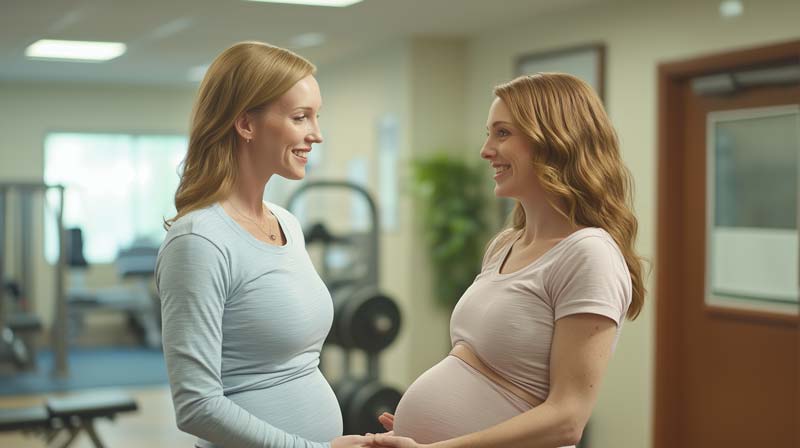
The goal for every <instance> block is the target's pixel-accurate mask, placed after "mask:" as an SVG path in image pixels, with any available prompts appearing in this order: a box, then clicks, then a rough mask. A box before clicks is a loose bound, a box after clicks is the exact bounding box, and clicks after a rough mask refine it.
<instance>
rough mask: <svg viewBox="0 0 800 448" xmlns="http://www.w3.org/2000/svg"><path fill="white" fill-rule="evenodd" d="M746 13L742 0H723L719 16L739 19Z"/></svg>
mask: <svg viewBox="0 0 800 448" xmlns="http://www.w3.org/2000/svg"><path fill="white" fill-rule="evenodd" d="M743 11H744V5H742V2H741V0H723V1H722V2H720V4H719V14H720V15H721V16H722V17H724V18H726V19H727V18H732V17H739V16H740V15H742V12H743Z"/></svg>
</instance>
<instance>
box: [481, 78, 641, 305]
mask: <svg viewBox="0 0 800 448" xmlns="http://www.w3.org/2000/svg"><path fill="white" fill-rule="evenodd" d="M494 94H495V95H496V96H497V97H498V98H500V99H502V100H503V102H504V103H505V104H506V106H507V107H508V108H509V110H510V111H511V115H512V117H513V121H514V124H515V125H516V126H517V127H518V128H519V129H520V130H521V131H522V132H523V133H524V134H525V135H526V136H527V137H528V138H530V140H531V141H532V143H533V147H534V148H536V150H535V151H533V153H532V161H533V165H534V167H535V169H536V172H537V174H538V177H539V179H538V180H539V182H540V184H541V185H542V188H543V189H544V190H545V191H546V192H548V193H549V194H550V196H551V197H552V198H554V199H555V202H556V203H554V204H551V205H553V207H554V208H555V209H556V210H557V211H558V212H559V213H561V214H562V215H563V216H565V217H566V218H567V219H569V221H570V222H571V223H572V224H573V225H582V226H590V227H599V228H602V229H604V230H605V231H606V232H608V233H609V234H610V235H611V236H612V237H613V238H614V241H615V242H616V243H617V246H619V248H620V250H621V252H622V255H623V256H624V258H625V262H626V264H627V266H628V270H629V271H630V275H631V280H632V284H633V300H632V302H631V305H630V307H629V309H628V314H627V317H628V318H629V319H631V320H633V319H635V318H636V317H637V316H638V315H639V312H640V311H641V309H642V306H643V304H644V295H645V286H644V279H643V261H644V260H643V259H642V257H640V256H639V255H638V254H637V253H636V250H635V247H634V246H635V242H636V233H637V229H638V222H637V219H636V216H635V215H634V213H633V204H632V202H633V199H632V194H633V183H632V179H631V175H630V172H629V171H628V169H627V168H626V166H625V164H624V163H623V162H622V158H621V156H620V151H619V142H618V139H617V135H616V132H615V131H614V128H613V127H612V125H611V121H610V120H609V118H608V115H606V112H605V109H604V108H603V104H602V102H601V101H600V98H598V97H597V94H596V93H595V92H594V90H593V89H592V88H591V87H590V86H589V85H588V84H586V83H585V82H583V81H582V80H580V79H578V78H576V77H574V76H571V75H567V74H563V73H538V74H536V75H532V76H521V77H519V78H516V79H514V80H513V81H511V82H508V83H505V84H501V85H499V86H497V87H495V89H494ZM562 208H564V209H563V210H562ZM510 227H511V228H513V229H517V230H521V229H523V228H524V227H525V210H524V209H523V208H522V206H521V205H520V204H519V202H518V203H517V204H516V206H515V207H514V211H513V212H512V217H511V225H510Z"/></svg>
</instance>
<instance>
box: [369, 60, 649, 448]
mask: <svg viewBox="0 0 800 448" xmlns="http://www.w3.org/2000/svg"><path fill="white" fill-rule="evenodd" d="M494 93H495V95H496V98H495V100H494V102H493V103H492V105H491V108H490V110H489V119H488V123H487V131H488V134H487V135H488V137H487V139H486V143H485V144H484V146H483V148H482V150H481V157H482V158H483V159H485V160H486V161H487V162H489V164H490V165H491V167H492V169H493V170H494V171H495V175H494V180H495V194H496V195H497V196H502V197H509V198H513V199H515V200H516V201H517V204H516V208H515V210H514V213H513V221H512V222H513V224H512V225H511V227H510V228H508V229H506V230H504V231H502V232H500V234H499V235H497V236H496V237H495V238H494V240H493V241H492V243H491V244H490V245H489V247H488V249H487V251H486V255H485V257H484V260H483V267H482V270H481V273H480V274H479V275H478V276H477V278H476V279H475V281H474V283H473V284H472V286H470V288H469V289H467V291H466V292H465V293H464V295H463V296H462V297H461V299H460V301H459V303H458V305H457V306H456V307H455V310H454V311H453V315H452V318H451V321H450V336H451V342H452V344H453V349H452V351H451V352H450V355H449V356H447V357H446V358H445V359H444V360H442V361H441V362H440V363H438V364H437V365H435V366H433V367H432V368H431V369H429V370H428V371H427V372H425V373H424V374H422V376H420V377H419V378H418V379H417V380H416V381H415V382H414V383H413V384H412V385H411V386H410V387H409V389H408V391H407V392H406V394H405V395H404V396H403V399H402V400H401V401H400V404H399V405H398V407H397V411H396V414H395V415H394V416H392V415H389V414H384V415H382V416H381V417H380V420H381V421H382V422H383V424H384V426H386V427H387V429H392V428H393V429H394V434H393V435H392V434H391V433H389V434H384V435H377V436H376V437H375V440H376V443H377V444H379V445H380V446H394V447H409V448H410V447H417V446H421V445H428V444H432V446H435V447H473V448H480V447H499V446H502V447H548V448H553V447H564V446H573V445H574V444H576V443H577V442H578V441H579V440H580V438H581V435H582V432H583V428H584V426H585V425H586V422H587V421H588V419H589V416H590V414H591V412H592V408H593V406H594V404H595V401H596V398H597V392H598V389H599V386H600V383H601V379H602V377H603V374H604V372H605V370H606V366H607V364H608V361H609V358H610V357H611V354H612V352H613V351H614V347H615V345H616V342H617V339H618V337H619V335H620V330H621V328H622V323H623V320H624V319H625V317H626V316H627V317H628V318H630V319H634V318H635V317H636V316H637V315H638V314H639V312H640V310H641V308H642V303H643V299H644V294H645V290H644V284H643V279H642V261H641V259H640V257H639V256H638V255H637V254H636V252H635V250H634V241H635V238H636V231H637V221H636V218H635V216H634V214H633V213H632V210H631V205H630V202H631V198H630V195H631V192H630V189H631V186H630V175H629V173H628V171H627V169H626V168H625V166H624V165H623V163H622V160H621V158H620V153H619V148H618V141H617V137H616V134H615V132H614V129H613V128H612V126H611V124H610V122H609V119H608V117H607V115H606V113H605V111H604V109H603V106H602V104H601V102H600V100H599V98H598V97H597V95H596V94H595V93H594V91H593V90H592V89H591V88H590V87H589V86H588V85H587V84H586V83H584V82H583V81H581V80H579V79H577V78H575V77H573V76H570V75H565V74H557V73H548V74H537V75H534V76H524V77H520V78H517V79H515V80H513V81H511V82H509V83H507V84H503V85H500V86H498V87H497V88H495V91H494Z"/></svg>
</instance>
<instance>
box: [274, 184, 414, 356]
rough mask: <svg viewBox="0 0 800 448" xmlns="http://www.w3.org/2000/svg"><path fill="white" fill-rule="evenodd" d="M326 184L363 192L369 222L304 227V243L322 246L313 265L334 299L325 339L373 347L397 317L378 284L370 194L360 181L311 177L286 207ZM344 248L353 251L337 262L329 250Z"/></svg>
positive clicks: (392, 332) (395, 328) (394, 331)
mask: <svg viewBox="0 0 800 448" xmlns="http://www.w3.org/2000/svg"><path fill="white" fill-rule="evenodd" d="M329 189H337V190H348V191H350V192H352V193H355V194H356V195H357V196H358V197H360V198H362V199H363V200H364V201H365V202H366V204H367V206H368V209H369V216H370V221H371V226H370V228H369V230H368V231H366V232H353V233H349V234H345V235H334V234H332V233H331V232H330V231H328V228H327V226H326V225H325V224H324V223H322V222H317V223H314V224H312V225H309V226H307V228H306V229H305V230H304V233H305V235H306V245H307V246H310V245H321V247H322V255H321V266H319V267H318V268H319V271H320V276H321V277H322V279H323V280H324V281H325V283H326V284H327V285H328V288H329V290H330V291H331V296H332V297H333V301H334V317H333V319H334V322H333V327H332V329H331V333H330V334H329V336H328V340H327V342H329V343H333V344H337V345H339V346H341V347H342V348H345V349H359V350H364V351H365V352H368V353H378V352H380V351H381V350H383V349H385V348H386V347H388V346H389V345H390V344H391V343H392V342H393V341H394V340H395V338H396V337H397V335H398V333H399V332H400V325H401V320H402V319H401V313H400V309H399V308H398V307H397V304H396V302H395V301H394V300H392V299H391V298H390V297H388V296H387V295H386V294H384V293H382V292H381V291H380V289H379V288H378V279H379V270H378V268H379V260H380V255H379V244H380V231H379V221H378V209H377V206H376V205H375V201H374V200H373V199H372V196H370V194H369V192H367V190H365V189H364V188H363V187H361V186H359V185H356V184H353V183H350V182H343V181H313V182H308V183H306V184H305V185H303V186H301V187H300V188H298V189H297V190H296V191H295V192H294V193H293V194H292V195H291V197H290V198H289V201H288V205H287V208H288V209H289V210H292V209H293V208H296V207H297V204H298V203H299V200H300V198H302V197H303V196H305V195H306V194H308V193H309V192H311V191H317V190H329ZM359 249H360V250H359ZM348 251H349V252H351V253H353V252H354V253H355V255H353V256H350V257H347V256H340V257H338V259H348V258H349V259H350V262H349V263H347V264H345V265H344V266H337V264H340V262H338V263H337V262H335V261H334V260H335V259H336V257H332V256H331V254H332V253H337V254H339V255H341V253H342V252H348ZM359 274H361V275H359Z"/></svg>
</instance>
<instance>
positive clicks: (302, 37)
mask: <svg viewBox="0 0 800 448" xmlns="http://www.w3.org/2000/svg"><path fill="white" fill-rule="evenodd" d="M323 42H325V35H324V34H322V33H305V34H299V35H297V36H294V37H293V38H291V39H289V46H290V47H292V48H308V47H316V46H317V45H322V43H323Z"/></svg>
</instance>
